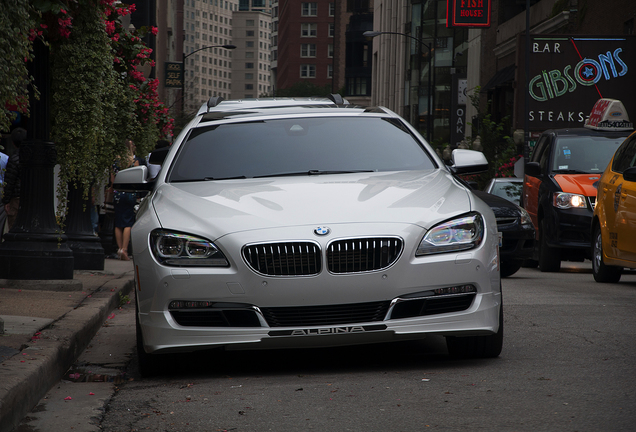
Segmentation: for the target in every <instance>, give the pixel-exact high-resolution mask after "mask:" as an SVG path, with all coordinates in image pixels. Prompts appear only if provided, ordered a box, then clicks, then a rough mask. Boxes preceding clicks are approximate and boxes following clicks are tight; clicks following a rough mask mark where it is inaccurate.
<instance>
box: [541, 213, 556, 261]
mask: <svg viewBox="0 0 636 432" xmlns="http://www.w3.org/2000/svg"><path fill="white" fill-rule="evenodd" d="M545 226H546V223H545V219H544V220H542V221H541V225H540V228H539V269H540V270H541V271H542V272H558V271H559V270H561V255H560V254H559V250H558V249H556V248H553V247H550V246H548V241H547V238H546V235H545Z"/></svg>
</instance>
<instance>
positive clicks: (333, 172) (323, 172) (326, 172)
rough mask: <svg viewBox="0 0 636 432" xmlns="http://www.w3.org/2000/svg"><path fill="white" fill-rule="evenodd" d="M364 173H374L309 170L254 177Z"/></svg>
mask: <svg viewBox="0 0 636 432" xmlns="http://www.w3.org/2000/svg"><path fill="white" fill-rule="evenodd" d="M363 172H373V170H347V171H329V170H325V171H322V170H309V171H296V172H288V173H277V174H266V175H260V176H254V178H264V177H291V176H313V175H323V174H352V173H363Z"/></svg>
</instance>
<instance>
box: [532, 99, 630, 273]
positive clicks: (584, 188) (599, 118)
mask: <svg viewBox="0 0 636 432" xmlns="http://www.w3.org/2000/svg"><path fill="white" fill-rule="evenodd" d="M624 111H625V109H624V107H623V104H622V103H620V101H616V100H608V99H601V100H599V101H598V102H597V104H596V105H595V107H594V109H593V110H592V115H590V119H589V120H588V122H587V123H586V127H583V128H574V129H551V130H548V131H545V132H544V133H542V134H541V136H540V137H539V140H538V141H537V144H536V147H535V150H534V152H533V154H532V157H531V159H530V162H528V163H527V164H526V165H525V181H524V184H523V205H522V207H523V208H525V209H526V211H527V212H528V214H529V215H530V218H531V219H532V222H533V224H534V227H535V229H536V231H537V243H536V246H537V247H536V248H535V249H536V250H535V254H534V259H535V260H537V261H538V263H539V268H540V270H541V271H542V272H553V271H559V269H560V268H561V261H562V260H571V261H583V260H584V259H586V258H591V255H590V246H591V243H592V242H591V239H590V225H591V223H592V212H593V210H594V204H595V200H596V188H595V187H594V183H596V182H598V181H599V179H600V178H601V174H602V173H603V171H604V170H605V168H606V167H607V164H608V162H609V161H610V159H611V158H612V155H613V154H614V152H615V151H616V149H617V148H618V146H619V145H620V144H621V142H623V140H624V139H625V138H626V137H627V136H628V135H629V134H630V133H631V130H632V127H631V126H630V125H631V123H630V122H629V119H628V118H627V114H626V113H625V112H624Z"/></svg>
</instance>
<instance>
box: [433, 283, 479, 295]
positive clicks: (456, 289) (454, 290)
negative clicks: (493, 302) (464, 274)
mask: <svg viewBox="0 0 636 432" xmlns="http://www.w3.org/2000/svg"><path fill="white" fill-rule="evenodd" d="M433 291H434V292H435V295H447V294H466V293H474V292H477V288H475V286H474V285H457V286H452V287H447V288H437V289H436V290H433Z"/></svg>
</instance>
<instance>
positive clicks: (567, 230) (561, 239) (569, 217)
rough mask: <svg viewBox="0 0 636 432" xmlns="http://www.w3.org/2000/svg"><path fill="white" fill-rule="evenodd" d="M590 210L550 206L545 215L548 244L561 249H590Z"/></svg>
mask: <svg viewBox="0 0 636 432" xmlns="http://www.w3.org/2000/svg"><path fill="white" fill-rule="evenodd" d="M592 215H593V213H592V211H591V210H590V209H589V208H585V209H567V210H561V209H557V208H554V207H552V211H551V212H550V214H549V215H546V223H547V226H546V232H547V238H546V240H547V242H548V245H549V246H551V247H555V248H562V249H585V250H588V251H589V249H590V245H591V241H592V240H591V236H590V227H591V226H592Z"/></svg>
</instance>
